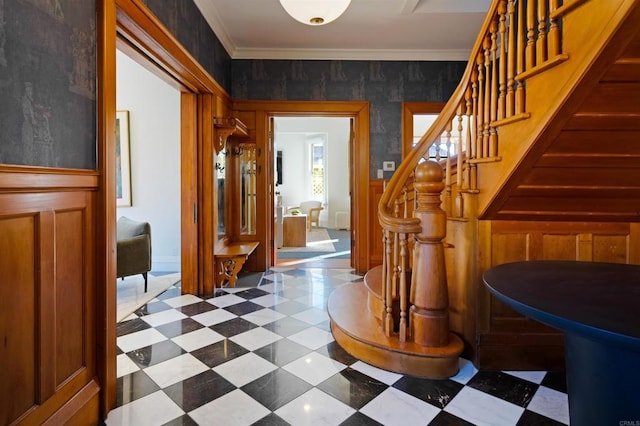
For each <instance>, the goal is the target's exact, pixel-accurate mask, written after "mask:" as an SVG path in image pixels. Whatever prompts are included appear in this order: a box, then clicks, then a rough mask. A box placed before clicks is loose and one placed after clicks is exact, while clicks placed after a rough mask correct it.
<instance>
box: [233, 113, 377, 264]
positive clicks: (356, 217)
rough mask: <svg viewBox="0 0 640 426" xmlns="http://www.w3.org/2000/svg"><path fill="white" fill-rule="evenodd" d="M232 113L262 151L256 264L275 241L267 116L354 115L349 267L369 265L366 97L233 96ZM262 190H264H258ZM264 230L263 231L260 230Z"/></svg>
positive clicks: (267, 259)
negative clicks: (239, 98)
mask: <svg viewBox="0 0 640 426" xmlns="http://www.w3.org/2000/svg"><path fill="white" fill-rule="evenodd" d="M233 111H234V116H237V117H240V119H242V121H243V122H244V123H245V124H247V126H248V127H249V129H250V134H251V135H252V136H253V137H255V142H256V144H257V146H258V148H259V149H261V150H262V151H263V152H264V153H265V154H264V155H263V159H262V160H261V165H262V167H264V168H265V173H261V174H260V175H259V179H258V223H257V229H258V235H257V236H258V238H259V239H260V243H261V244H260V245H261V246H262V249H260V246H259V247H258V253H257V259H256V265H255V267H256V270H265V269H266V268H267V267H268V266H269V265H271V263H272V259H273V247H274V245H275V243H274V239H275V238H274V229H273V219H272V218H273V217H274V211H273V197H274V179H273V176H274V170H273V164H274V155H275V153H274V149H273V141H272V138H271V137H270V125H269V122H270V118H271V117H275V116H277V117H346V118H351V119H353V121H354V124H353V133H354V134H353V136H352V138H351V139H352V142H351V149H350V151H351V155H350V157H351V158H350V161H349V163H350V173H349V174H350V180H351V182H350V185H351V203H352V207H353V208H352V209H351V216H352V220H351V224H352V227H351V241H352V262H353V264H352V267H353V268H354V269H355V270H356V272H359V273H364V272H366V271H367V270H368V269H369V245H370V235H369V232H368V227H369V221H370V218H369V209H368V208H367V207H368V205H369V103H368V102H366V101H235V102H234V103H233ZM261 194H262V195H261ZM261 230H262V232H261Z"/></svg>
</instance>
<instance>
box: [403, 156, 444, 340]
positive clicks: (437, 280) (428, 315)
mask: <svg viewBox="0 0 640 426" xmlns="http://www.w3.org/2000/svg"><path fill="white" fill-rule="evenodd" d="M443 174H444V173H443V170H442V167H441V166H440V164H438V163H436V162H432V161H427V162H424V163H422V164H419V165H418V167H417V168H416V172H415V184H414V186H415V189H416V198H417V204H418V206H417V208H416V210H415V211H414V213H413V217H415V218H419V219H420V222H421V223H422V232H420V233H419V234H417V235H416V236H415V245H414V248H413V256H414V258H413V271H412V276H411V294H410V299H409V301H410V302H411V304H412V306H411V309H410V318H409V323H410V327H411V336H412V340H413V341H414V342H416V343H418V344H420V345H422V346H431V347H438V346H446V345H447V344H448V343H449V294H448V289H447V274H446V269H445V260H444V244H443V243H442V240H443V239H444V237H445V236H446V221H447V218H446V214H445V212H444V211H443V210H442V209H441V208H440V204H441V201H440V196H441V193H442V190H443V189H444V183H443V181H442V179H443Z"/></svg>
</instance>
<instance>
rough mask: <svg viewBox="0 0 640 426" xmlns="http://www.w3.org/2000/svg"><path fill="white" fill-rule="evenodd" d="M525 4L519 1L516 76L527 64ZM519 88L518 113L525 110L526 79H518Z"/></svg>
mask: <svg viewBox="0 0 640 426" xmlns="http://www.w3.org/2000/svg"><path fill="white" fill-rule="evenodd" d="M524 25H525V24H524V5H523V4H522V1H519V2H518V31H517V32H518V47H517V48H516V54H517V61H516V76H518V75H519V74H521V73H523V72H524V66H525V60H524V56H525V50H526V41H525V33H526V29H525V26H524ZM517 83H518V88H517V89H516V114H521V113H523V112H524V81H522V80H517Z"/></svg>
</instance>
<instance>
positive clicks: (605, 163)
mask: <svg viewBox="0 0 640 426" xmlns="http://www.w3.org/2000/svg"><path fill="white" fill-rule="evenodd" d="M434 144H435V145H437V146H438V147H441V148H442V149H437V150H435V151H436V153H437V154H436V158H429V149H430V148H431V146H432V145H434ZM438 153H445V154H446V156H445V155H441V154H438ZM425 160H428V161H425ZM639 195H640V0H621V1H610V0H565V1H564V2H562V1H560V0H520V1H512V0H509V1H507V0H494V2H493V4H492V5H491V8H490V10H489V11H488V14H487V17H486V19H485V22H484V24H483V27H482V30H481V32H480V35H479V37H478V39H477V41H476V43H475V46H474V48H473V50H472V55H471V60H470V61H469V63H468V65H467V68H466V71H465V73H464V75H463V78H462V80H461V82H460V85H459V86H458V88H457V89H456V91H455V92H454V94H453V95H452V97H451V99H450V100H449V102H448V103H447V105H446V106H445V108H444V109H443V111H442V113H441V114H440V116H439V118H438V119H437V120H436V122H435V123H434V125H433V126H432V127H431V128H430V129H429V130H428V131H427V132H426V133H425V135H424V136H423V137H422V138H421V140H420V143H419V144H418V145H417V146H416V148H415V149H414V150H413V151H412V152H411V153H409V154H408V155H407V157H406V158H405V159H404V161H403V162H402V164H401V165H400V167H399V168H398V170H397V171H396V172H395V174H394V176H393V178H392V179H391V181H390V182H389V183H388V185H387V187H386V189H385V192H384V194H383V196H382V198H381V200H380V204H379V207H378V215H379V221H380V224H381V226H382V228H383V235H381V236H380V238H381V239H383V241H384V250H385V253H384V255H383V259H384V261H383V264H382V265H380V266H377V267H375V268H373V269H372V270H371V271H369V272H368V273H367V275H366V276H365V283H364V285H363V284H357V283H356V284H351V285H349V286H345V287H342V288H340V289H338V290H336V292H334V294H332V296H331V298H330V300H329V305H328V311H329V316H330V318H331V328H332V332H333V334H334V336H335V338H336V340H337V341H338V343H339V344H340V345H341V346H343V347H344V348H345V349H346V350H347V351H348V352H350V353H351V354H352V355H354V356H356V357H358V358H360V359H362V360H364V361H366V362H369V363H371V364H373V365H376V366H379V367H382V368H385V369H389V370H392V371H397V372H401V373H406V374H413V375H417V376H423V377H431V378H441V377H448V376H451V375H453V374H455V373H456V371H457V358H458V356H459V355H460V354H461V353H462V352H463V351H464V353H465V356H468V357H470V358H471V359H474V360H477V351H478V345H479V343H478V341H480V340H481V339H480V332H479V330H481V329H487V328H490V326H491V321H492V318H485V317H483V315H482V313H483V309H485V308H483V306H489V305H491V304H492V303H494V302H492V301H489V299H488V296H487V295H486V294H484V293H483V292H482V290H481V289H479V288H480V287H481V286H482V284H481V279H480V277H481V274H482V270H483V265H487V264H491V263H492V261H491V260H486V259H482V256H483V253H484V252H483V247H485V246H487V244H492V243H491V242H489V241H488V238H487V236H486V235H487V234H486V232H485V233H483V227H486V225H485V224H487V223H499V222H500V221H515V222H502V223H536V222H535V221H538V222H543V223H544V222H559V223H560V221H566V222H571V221H579V222H581V223H583V222H586V223H589V222H593V223H594V225H593V226H596V225H597V224H599V223H602V222H615V223H631V222H639V221H640V196H639ZM529 221H532V222H529ZM448 233H449V235H447V234H448ZM636 243H637V242H636ZM632 244H635V243H633V242H632ZM627 245H629V244H627ZM505 250H508V247H507V248H506V249H505ZM507 257H508V256H507ZM595 257H596V256H594V259H593V260H597V259H596V258H595ZM626 260H627V261H629V256H627V259H626ZM631 260H633V259H631ZM451 283H453V285H451ZM450 329H451V330H452V331H453V332H450ZM538 331H539V330H536V332H538ZM542 340H544V339H542ZM544 341H545V342H548V340H544ZM545 344H547V343H545ZM561 344H562V342H561V341H560V342H559V344H557V345H556V346H559V347H561ZM497 364H499V362H498V363H497ZM491 366H492V367H495V368H500V367H501V366H500V365H496V364H492V365H491Z"/></svg>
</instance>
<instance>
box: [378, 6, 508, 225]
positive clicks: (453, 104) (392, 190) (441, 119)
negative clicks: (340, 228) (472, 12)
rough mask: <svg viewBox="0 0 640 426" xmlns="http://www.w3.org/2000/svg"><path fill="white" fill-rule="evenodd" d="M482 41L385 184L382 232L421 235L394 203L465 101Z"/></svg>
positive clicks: (486, 24)
mask: <svg viewBox="0 0 640 426" xmlns="http://www.w3.org/2000/svg"><path fill="white" fill-rule="evenodd" d="M502 1H504V0H494V1H493V2H492V3H491V6H490V8H489V11H488V12H487V15H486V17H485V20H484V23H483V24H482V27H481V31H480V34H487V33H488V32H489V29H490V27H491V24H492V22H493V20H494V16H495V14H496V12H497V10H498V5H499V3H501V2H502ZM484 38H485V37H484V36H483V37H478V38H477V39H476V41H475V43H474V46H473V49H472V50H471V55H470V59H469V62H468V63H467V66H466V68H465V70H464V73H463V75H462V78H461V79H460V83H459V84H458V86H457V87H456V89H455V91H454V92H453V94H452V95H451V97H450V98H449V100H448V101H447V103H446V104H445V106H444V108H443V109H442V111H441V112H440V114H439V115H438V117H437V118H436V120H435V121H434V123H433V124H432V125H431V127H429V129H428V130H427V131H426V132H425V134H424V135H423V136H422V137H421V138H420V140H419V141H418V143H417V144H416V146H415V147H414V149H412V150H411V151H409V153H408V154H407V156H406V157H405V158H404V159H403V161H402V162H401V163H400V165H399V166H398V168H397V169H396V171H395V172H394V174H393V176H392V177H391V179H390V180H389V182H388V183H387V186H386V188H385V190H384V192H383V194H382V197H381V198H380V201H379V203H378V218H379V221H380V225H381V226H382V227H383V229H384V228H386V229H390V230H392V231H393V232H410V233H417V232H420V230H421V226H420V224H419V219H416V218H413V217H408V218H402V217H395V216H394V205H395V200H396V199H397V198H398V196H399V195H400V193H401V192H402V190H403V187H404V186H405V183H406V182H407V180H409V179H410V177H411V176H412V174H413V172H414V169H415V167H416V166H417V165H418V163H419V162H420V161H421V160H422V159H423V157H424V156H425V154H427V152H428V151H429V148H430V147H431V145H433V143H434V141H436V140H437V139H438V138H439V137H440V136H441V135H442V133H443V132H444V131H445V129H446V128H447V127H448V126H450V125H451V119H452V118H453V117H454V116H455V115H456V113H457V111H458V107H459V105H460V103H461V102H462V101H463V100H464V98H465V94H466V92H467V87H468V86H469V84H470V82H471V76H472V75H473V73H474V72H477V70H476V69H475V68H476V61H475V59H474V58H476V57H477V56H478V54H479V52H481V50H482V49H483V42H484Z"/></svg>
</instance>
